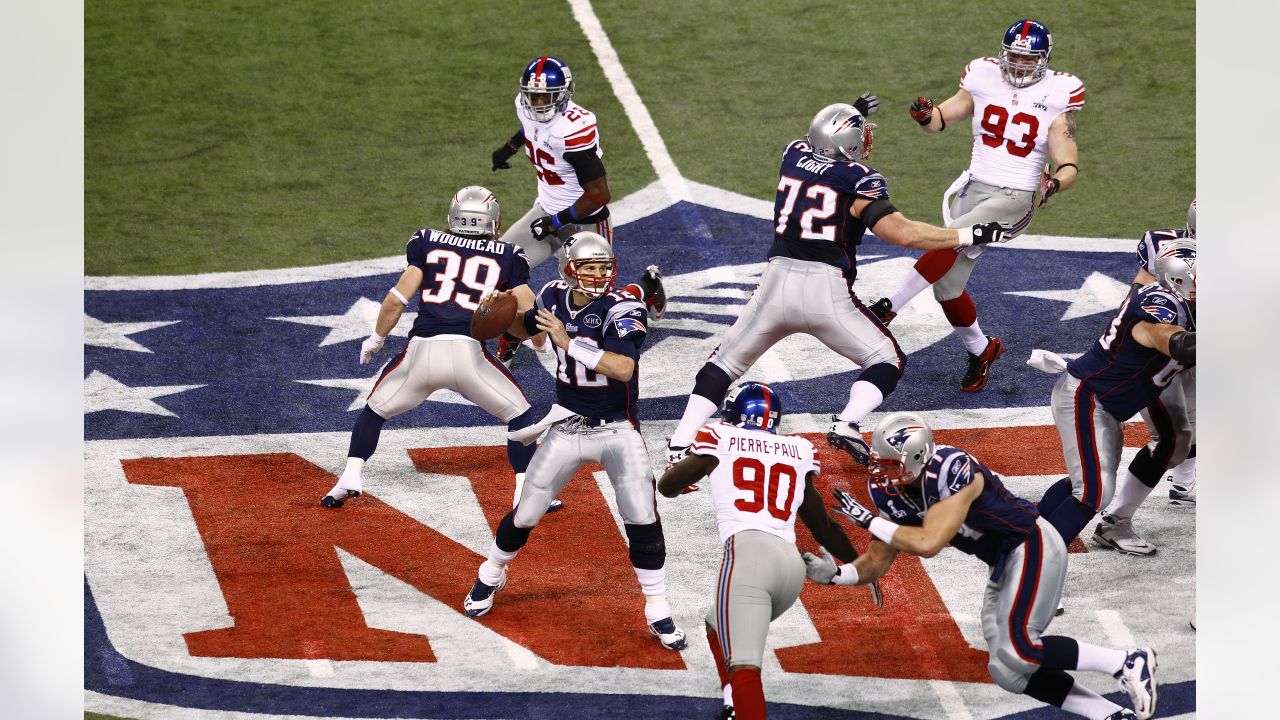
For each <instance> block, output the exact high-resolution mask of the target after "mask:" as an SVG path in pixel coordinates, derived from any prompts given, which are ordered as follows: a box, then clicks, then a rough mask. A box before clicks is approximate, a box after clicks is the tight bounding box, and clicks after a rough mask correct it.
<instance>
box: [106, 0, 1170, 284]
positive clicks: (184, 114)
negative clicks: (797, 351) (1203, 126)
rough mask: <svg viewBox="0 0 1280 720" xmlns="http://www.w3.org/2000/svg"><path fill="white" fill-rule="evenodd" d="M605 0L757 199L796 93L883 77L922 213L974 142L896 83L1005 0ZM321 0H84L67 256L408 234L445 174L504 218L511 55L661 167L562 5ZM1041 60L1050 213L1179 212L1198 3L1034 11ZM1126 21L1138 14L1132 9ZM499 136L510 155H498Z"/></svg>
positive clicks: (833, 97) (1110, 223)
mask: <svg viewBox="0 0 1280 720" xmlns="http://www.w3.org/2000/svg"><path fill="white" fill-rule="evenodd" d="M787 5H788V4H787V3H779V2H766V1H763V0H734V1H733V2H724V1H717V2H701V3H685V2H675V1H673V0H663V1H661V2H645V3H632V2H612V1H610V2H597V3H595V7H596V12H597V13H598V15H599V17H600V20H601V22H602V23H603V26H604V29H605V31H606V32H608V33H609V35H610V38H611V40H612V41H613V44H614V46H615V48H616V49H617V51H618V54H619V56H620V58H621V60H622V63H623V65H624V67H625V68H626V70H627V72H628V73H629V74H630V76H631V78H632V81H633V82H634V83H635V86H636V88H637V90H638V91H639V93H640V96H641V98H642V99H643V100H644V101H645V103H646V104H647V106H648V108H649V111H650V112H651V113H652V115H653V118H654V121H655V122H656V124H657V126H658V129H659V131H660V132H661V133H662V135H663V139H664V140H665V142H666V144H667V146H668V148H669V149H670V151H671V154H672V156H673V158H674V160H675V162H676V164H677V165H678V166H679V168H680V170H681V172H682V173H683V174H684V175H685V176H687V177H689V178H690V179H692V180H696V181H699V182H704V183H708V184H713V185H717V186H721V187H725V188H728V189H731V190H735V191H737V192H741V193H744V194H747V195H751V196H753V197H758V198H771V197H772V196H773V187H774V184H775V182H776V172H777V158H778V152H779V150H780V149H781V147H782V145H783V144H784V143H785V142H787V141H788V140H791V139H793V138H795V137H797V136H799V135H801V134H803V133H804V131H805V129H806V128H807V125H808V121H809V119H810V117H812V115H813V113H814V112H815V111H816V110H817V109H818V108H820V107H821V106H823V105H825V104H827V103H829V102H834V101H837V100H846V101H848V100H852V99H853V98H854V97H856V96H857V95H858V93H860V92H862V91H863V90H867V89H870V90H872V91H873V92H875V93H877V94H878V95H879V96H880V98H881V103H882V109H881V112H880V113H879V114H878V115H876V116H875V118H873V119H874V120H875V121H876V122H877V123H878V124H879V130H878V132H877V135H876V143H875V154H874V155H873V156H872V160H871V162H872V164H873V165H874V166H875V167H877V168H878V169H880V170H881V171H882V172H884V174H885V175H886V176H887V177H888V178H889V181H890V186H891V188H892V193H893V199H894V202H895V204H896V205H897V206H898V207H899V208H901V209H902V210H903V211H904V212H906V213H907V214H908V215H909V216H911V217H917V218H919V219H924V220H930V221H934V222H937V221H938V220H939V219H940V213H939V198H940V196H941V193H942V191H943V190H944V189H945V188H946V186H947V185H948V184H949V183H950V182H951V180H952V179H954V178H955V176H956V175H957V174H958V173H959V172H960V171H961V170H962V169H963V168H964V167H965V166H966V165H967V164H968V155H969V145H970V142H971V138H970V136H969V133H968V131H967V129H966V128H957V130H958V132H953V131H951V130H948V131H947V132H946V133H944V134H942V135H929V136H926V135H924V134H923V133H921V132H920V131H919V130H918V129H917V128H916V127H915V125H914V123H913V122H912V121H911V120H910V118H909V117H908V116H907V114H906V111H905V108H906V106H907V105H909V104H910V102H911V100H912V99H914V97H915V95H916V94H926V95H929V96H930V97H932V98H933V99H934V100H935V101H939V102H940V101H941V100H943V99H945V98H946V97H948V96H949V95H950V94H951V93H953V92H954V90H955V88H956V81H957V80H958V78H959V75H960V72H961V70H962V69H963V67H964V65H965V63H966V62H968V61H969V60H971V59H972V58H974V57H977V56H979V55H983V54H994V53H995V52H996V51H997V50H998V49H999V41H1000V37H1001V35H1002V33H1003V30H1004V28H1005V26H1006V25H1007V24H1008V23H1009V22H1012V21H1013V20H1014V19H1016V18H1018V17H1021V16H1022V13H1024V12H1026V10H1025V9H1024V6H1023V5H1021V4H1018V3H1012V2H1004V1H997V2H984V3H972V4H971V3H960V2H953V3H929V4H899V5H893V4H880V5H874V6H865V5H859V4H854V3H814V2H806V3H803V4H800V3H797V4H794V5H793V6H791V7H787ZM463 7H464V6H461V5H459V4H457V3H444V2H413V1H411V0H386V1H381V2H376V3H368V4H363V5H354V4H351V3H345V2H335V1H334V0H316V1H314V2H309V3H297V2H284V3H277V4H274V5H258V6H252V7H250V6H245V5H244V4H242V3H236V2H227V1H226V0H211V1H210V2H205V3H199V4H190V3H178V2H173V1H172V0H161V1H154V0H153V1H150V2H146V1H143V0H122V2H117V3H108V4H104V3H96V4H89V5H86V7H85V272H86V273H88V274H90V275H120V274H174V273H190V272H207V271H223V270H242V269H251V268H267V267H287V266H296V265H314V264H320V263H328V262H339V261H343V260H353V259H360V258H369V257H379V256H386V255H391V254H395V253H397V252H399V251H400V249H401V247H402V243H403V241H404V240H405V239H407V238H408V236H409V233H410V232H412V230H414V229H416V228H418V227H421V226H423V225H427V224H433V225H439V224H442V222H443V218H444V213H445V209H446V207H447V205H448V199H449V197H450V196H451V194H452V192H453V191H454V190H456V189H457V188H458V187H460V186H462V185H465V184H470V183H483V184H485V185H487V186H488V187H489V188H490V189H492V190H494V191H495V192H496V193H497V194H498V197H499V199H500V200H501V201H502V202H503V205H504V207H505V208H506V213H505V214H506V217H507V219H508V220H511V219H514V218H516V217H519V215H521V214H522V213H523V211H524V210H525V209H527V207H528V205H529V203H531V202H532V200H533V197H534V194H535V188H534V179H533V173H532V168H531V167H529V166H528V165H527V164H525V163H523V162H521V163H519V164H515V167H514V169H512V170H509V171H505V172H502V173H491V172H490V171H489V154H490V152H491V151H492V150H493V148H495V147H496V146H498V145H499V144H501V143H502V142H503V141H504V140H505V139H506V138H507V137H509V136H510V135H511V133H512V132H513V131H514V130H515V129H516V127H517V123H516V119H515V116H514V110H513V107H512V97H513V95H514V93H515V88H516V83H517V80H518V78H519V73H520V71H521V69H522V68H523V66H524V64H525V63H526V62H527V61H528V60H529V59H530V58H532V57H534V56H536V55H538V54H540V53H543V52H550V53H553V54H556V55H559V56H560V57H561V58H563V59H565V60H566V61H567V62H568V63H570V65H571V67H572V68H573V71H574V77H575V80H576V81H577V94H576V96H575V99H576V100H577V101H579V102H580V103H582V104H583V105H585V106H586V107H588V108H590V109H591V110H593V111H594V112H596V113H597V114H598V115H599V117H600V128H601V132H602V138H603V144H604V148H605V151H606V156H605V163H606V167H607V168H608V171H609V178H610V184H611V186H612V188H613V191H614V197H615V198H617V197H622V196H623V195H626V194H627V193H629V192H632V191H635V190H637V189H639V188H641V187H643V186H645V185H646V184H648V183H649V182H651V181H652V180H654V179H655V177H656V176H655V174H654V171H653V168H652V166H651V165H650V164H649V161H648V159H647V158H646V156H645V155H644V152H643V150H642V148H641V145H640V142H639V140H638V139H637V138H636V135H635V133H634V131H633V130H632V129H631V126H630V124H629V122H628V121H627V118H626V116H625V115H624V114H623V112H622V108H621V105H620V104H619V102H618V101H617V99H616V98H615V97H614V96H613V93H612V91H611V89H610V87H609V85H608V82H607V81H606V80H605V78H604V75H603V73H602V71H601V70H600V68H599V66H598V65H597V64H596V61H595V56H594V55H593V54H592V52H591V50H590V47H589V46H588V44H587V41H586V39H585V38H584V36H583V35H582V32H581V31H580V30H579V28H578V25H577V23H576V22H575V21H574V19H573V16H572V13H571V11H570V8H569V6H568V5H567V4H562V3H534V2H528V1H526V0H521V1H520V2H505V3H492V4H472V5H467V6H465V10H463V9H462V8H463ZM1038 17H1039V19H1041V20H1043V21H1044V22H1045V23H1046V24H1047V25H1048V26H1049V28H1050V29H1051V30H1052V31H1053V33H1054V39H1055V51H1054V58H1053V66H1054V67H1055V68H1056V69H1063V70H1068V71H1070V72H1073V73H1075V74H1076V75H1078V76H1079V77H1080V78H1081V79H1082V80H1084V82H1085V85H1086V87H1087V90H1088V104H1087V106H1086V108H1085V110H1084V111H1083V113H1082V114H1081V116H1080V128H1079V131H1078V140H1079V144H1080V155H1081V162H1080V165H1081V171H1082V175H1081V179H1080V182H1079V184H1078V185H1077V186H1076V188H1074V189H1073V190H1072V191H1071V192H1069V193H1066V194H1064V195H1061V196H1059V197H1057V198H1055V199H1054V201H1053V202H1052V203H1051V204H1050V205H1049V206H1048V207H1047V208H1045V209H1044V210H1043V211H1042V212H1041V213H1040V214H1039V215H1038V216H1037V218H1036V221H1035V224H1034V225H1033V226H1032V232H1035V233H1042V234H1063V235H1091V236H1099V235H1100V236H1131V237H1134V238H1136V237H1138V236H1139V235H1140V234H1141V232H1142V231H1143V230H1144V229H1146V228H1149V227H1155V226H1166V225H1169V224H1180V222H1181V218H1182V217H1183V214H1184V213H1185V208H1186V205H1187V202H1188V201H1189V200H1190V198H1191V197H1192V195H1193V193H1194V192H1195V180H1194V177H1195V159H1194V158H1195V6H1194V3H1193V2H1191V0H1177V1H1176V2H1171V3H1165V4H1146V3H1144V4H1141V5H1138V4H1133V3H1125V2H1120V1H1119V0H1104V1H1101V2H1086V1H1084V0H1070V1H1067V2H1060V3H1056V4H1054V5H1053V7H1052V8H1051V9H1049V10H1048V11H1047V12H1045V13H1044V14H1042V15H1039V16H1038ZM1133 28H1139V30H1140V31H1139V32H1133V31H1132V29H1133ZM516 159H517V160H518V159H520V158H516Z"/></svg>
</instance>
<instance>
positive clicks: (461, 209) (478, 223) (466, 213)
mask: <svg viewBox="0 0 1280 720" xmlns="http://www.w3.org/2000/svg"><path fill="white" fill-rule="evenodd" d="M501 229H502V210H501V209H500V208H499V207H498V200H497V199H496V198H494V196H493V193H492V192H489V190H488V188H483V187H480V186H479V185H468V186H466V187H464V188H462V189H461V190H459V191H458V192H457V193H456V194H455V195H454V196H453V202H451V203H449V232H451V233H453V234H454V235H465V236H467V237H482V238H490V239H492V238H497V237H498V231H499V230H501Z"/></svg>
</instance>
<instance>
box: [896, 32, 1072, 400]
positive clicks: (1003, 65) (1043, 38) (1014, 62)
mask: <svg viewBox="0 0 1280 720" xmlns="http://www.w3.org/2000/svg"><path fill="white" fill-rule="evenodd" d="M1052 52H1053V37H1052V36H1051V35H1050V34H1049V29H1048V28H1046V27H1045V26H1044V25H1043V24H1041V23H1039V22H1036V21H1035V20H1019V21H1017V22H1015V23H1014V24H1012V25H1010V26H1009V29H1008V30H1006V31H1005V34H1004V42H1003V43H1002V44H1001V46H1000V57H999V59H996V58H990V57H982V58H978V59H976V60H974V61H973V62H971V63H969V65H968V66H967V67H965V69H964V73H962V74H961V75H960V89H959V90H958V91H957V92H956V94H955V95H953V96H951V97H950V98H948V99H947V100H946V101H944V102H943V103H942V104H940V105H938V106H937V107H934V105H933V102H932V101H930V100H929V99H928V98H925V97H919V98H917V99H916V101H915V103H914V104H912V106H911V109H910V113H911V117H912V118H913V119H914V120H915V121H916V122H917V123H919V124H920V127H922V128H923V129H924V131H925V132H929V133H934V132H942V131H943V130H945V129H946V128H947V127H949V126H953V125H955V124H956V123H958V122H960V121H962V120H964V119H965V118H969V117H972V119H973V120H972V132H973V157H972V160H970V163H969V169H968V170H965V171H964V172H963V173H961V175H960V177H959V178H957V179H956V181H955V182H954V183H952V185H951V187H950V188H948V190H947V192H946V195H944V196H943V200H942V214H943V219H944V220H945V221H946V223H947V225H948V226H949V227H957V226H964V225H972V224H974V223H981V222H987V221H990V220H998V221H1000V222H1002V223H1004V224H1005V225H1007V226H1009V228H1010V234H1011V235H1018V234H1019V233H1021V232H1022V231H1023V230H1025V229H1026V228H1027V226H1028V225H1029V224H1030V223H1031V216H1032V214H1033V213H1034V212H1035V209H1036V207H1038V205H1044V204H1045V203H1046V202H1048V200H1049V198H1051V197H1053V196H1054V195H1055V194H1057V193H1060V192H1062V191H1064V190H1067V189H1069V188H1070V187H1071V186H1072V185H1074V184H1075V182H1076V176H1077V175H1078V173H1079V167H1078V166H1077V165H1076V163H1077V162H1078V157H1077V155H1078V154H1077V149H1076V111H1078V110H1080V109H1081V108H1083V107H1084V84H1083V83H1081V82H1080V80H1079V79H1078V78H1076V77H1075V76H1074V75H1072V74H1071V73H1066V72H1062V71H1058V70H1050V69H1049V55H1050V54H1051V53H1052ZM1046 158H1048V159H1049V160H1051V161H1052V163H1053V172H1052V173H1048V172H1045V170H1044V168H1045V160H1046ZM1037 188H1039V190H1040V201H1039V203H1038V205H1037V203H1036V197H1035V195H1036V189H1037ZM953 195H954V199H952V196H953ZM982 251H983V248H981V247H972V248H961V249H960V250H958V251H954V252H953V251H951V250H932V251H930V252H927V253H925V254H924V255H922V256H921V257H920V259H919V260H917V261H916V264H915V268H914V269H913V270H912V271H910V272H908V273H907V277H906V278H904V279H903V282H902V285H901V286H900V287H899V288H898V290H897V292H895V293H894V294H892V295H890V296H889V297H886V298H881V299H879V300H877V301H876V302H874V303H872V305H871V310H872V312H874V313H875V314H876V316H877V317H879V318H880V320H881V321H882V322H884V323H885V324H888V323H889V322H890V321H892V320H893V318H894V317H895V316H896V315H897V314H898V313H900V312H902V309H903V308H905V307H906V306H907V303H909V302H911V299H912V298H914V297H915V296H916V295H918V294H919V293H920V292H921V291H922V290H924V289H925V288H927V287H929V286H930V285H932V286H933V296H934V297H935V298H936V299H937V300H938V304H940V305H941V306H942V311H943V313H944V314H946V316H947V320H948V321H949V322H950V323H951V325H952V327H954V328H955V330H956V334H957V335H958V336H959V337H960V340H961V342H963V343H964V347H965V349H966V350H967V351H968V356H969V359H968V368H967V369H966V370H965V374H964V378H963V379H962V380H961V381H960V389H961V390H963V391H965V392H976V391H978V390H981V389H982V388H983V387H985V386H986V384H987V378H988V375H989V374H990V371H991V365H992V363H994V362H995V361H996V360H997V359H999V357H1000V356H1001V354H1003V353H1004V343H1003V342H1001V341H1000V338H998V337H994V336H989V335H986V334H985V333H983V331H982V328H981V327H979V326H978V310H977V308H976V307H975V306H974V304H973V298H971V297H969V293H968V292H967V291H966V290H965V286H966V285H967V284H968V282H969V275H970V274H971V273H972V272H973V266H974V264H975V263H977V261H978V257H979V256H981V255H982Z"/></svg>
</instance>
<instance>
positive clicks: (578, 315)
mask: <svg viewBox="0 0 1280 720" xmlns="http://www.w3.org/2000/svg"><path fill="white" fill-rule="evenodd" d="M570 294H571V293H570V291H569V285H568V283H566V282H564V281H563V280H552V281H551V282H549V283H547V284H546V285H545V286H543V288H542V291H541V292H539V293H538V298H537V304H536V306H535V307H534V308H533V309H531V310H529V312H527V313H525V317H524V324H525V330H527V331H528V332H529V334H530V335H532V334H533V333H535V332H537V331H538V326H537V323H536V322H534V318H535V317H536V315H537V309H538V308H546V309H548V310H550V311H551V312H553V313H555V316H556V317H557V318H559V319H560V322H562V323H564V328H565V330H566V331H567V332H568V333H569V341H570V342H573V341H574V340H577V339H582V340H586V341H587V342H589V343H591V344H592V345H595V346H596V347H599V348H603V349H604V350H606V351H608V352H612V353H617V354H619V355H626V356H627V357H629V358H631V359H632V360H635V361H636V369H635V372H633V373H632V374H631V379H630V380H628V381H627V382H620V381H618V380H614V379H613V378H611V377H608V376H607V375H603V374H601V373H596V372H593V371H591V370H588V369H587V368H585V367H583V366H582V365H581V364H579V363H578V361H577V360H574V359H573V358H571V357H569V356H568V354H567V353H566V352H565V351H564V350H561V349H560V348H556V357H557V359H558V362H559V365H558V368H557V371H556V402H558V403H559V404H561V405H563V406H564V407H566V408H568V409H570V410H572V411H574V412H575V413H578V414H579V415H583V416H586V417H589V418H604V419H608V420H630V421H631V423H632V424H634V425H636V426H637V427H639V415H638V414H637V413H636V399H637V398H638V397H639V395H640V346H641V345H643V344H644V339H645V336H646V335H647V334H648V332H649V328H648V326H647V324H646V323H647V320H648V314H647V311H646V310H645V307H644V303H641V302H640V301H639V300H636V299H635V298H633V297H632V296H630V295H625V294H623V293H620V292H616V291H615V292H611V293H607V294H605V295H603V296H602V297H598V298H596V299H595V300H592V301H591V302H589V303H587V304H586V305H585V306H583V307H577V306H576V305H574V304H573V300H572V299H571V298H570Z"/></svg>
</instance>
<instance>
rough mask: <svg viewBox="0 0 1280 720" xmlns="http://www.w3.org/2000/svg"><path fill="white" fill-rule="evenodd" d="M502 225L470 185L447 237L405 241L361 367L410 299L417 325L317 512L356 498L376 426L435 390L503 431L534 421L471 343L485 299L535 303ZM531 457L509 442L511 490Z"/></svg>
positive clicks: (494, 208)
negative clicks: (500, 424)
mask: <svg viewBox="0 0 1280 720" xmlns="http://www.w3.org/2000/svg"><path fill="white" fill-rule="evenodd" d="M501 225H502V212H501V210H500V209H499V207H498V201H497V200H496V199H495V198H494V197H493V193H491V192H489V191H488V190H487V189H485V188H482V187H479V186H475V185H472V186H468V187H464V188H462V189H461V190H459V191H458V192H457V194H455V195H454V196H453V202H452V203H451V204H450V205H449V232H447V233H444V232H440V231H438V230H432V229H430V228H422V229H421V230H418V231H417V232H415V233H414V234H413V236H412V237H410V238H409V242H408V244H407V245H406V246H405V255H406V256H407V262H408V267H406V268H405V269H404V272H403V273H401V275H400V280H399V281H397V282H396V284H395V286H394V287H392V288H391V290H390V291H389V292H388V293H387V297H386V298H385V299H383V301H382V309H381V310H379V312H378V320H377V324H376V325H375V327H374V330H373V334H371V335H369V337H368V338H367V339H366V340H365V341H364V342H363V343H361V345H360V364H362V365H363V364H365V363H368V362H369V360H370V359H371V358H372V357H373V355H374V354H375V353H377V352H378V351H380V350H381V349H382V347H383V345H384V344H385V343H386V340H387V335H388V334H389V333H390V332H391V329H392V328H394V327H395V326H396V323H397V322H399V320H400V316H401V314H403V313H404V309H405V307H407V306H408V305H409V303H410V298H411V297H412V298H413V302H416V303H417V304H418V317H417V319H415V320H414V322H413V330H411V331H410V332H409V340H408V342H406V343H405V346H404V349H403V350H401V351H400V352H399V354H397V355H396V356H395V357H393V358H392V359H391V360H390V361H389V362H388V363H387V364H386V365H384V366H383V368H382V372H381V373H380V374H379V376H378V381H377V384H375V385H374V386H373V390H372V391H371V392H370V393H369V399H368V403H367V404H366V405H365V406H364V409H363V410H361V411H360V417H358V418H357V419H356V425H355V428H354V429H352V431H351V445H350V448H349V449H348V451H347V466H346V469H345V470H343V472H342V476H341V477H340V478H338V484H337V485H334V486H333V489H332V490H330V491H329V492H328V494H326V495H325V496H324V497H323V498H322V499H321V501H320V504H321V505H323V506H324V507H327V508H339V507H342V504H343V502H345V501H346V500H347V499H348V498H353V497H359V495H360V493H361V492H362V491H363V489H364V481H363V478H362V473H363V470H364V464H365V462H366V461H368V459H369V458H370V457H371V456H372V455H373V453H374V451H375V450H376V449H377V448H378V436H379V434H380V433H381V432H382V425H383V423H385V422H386V421H387V420H390V419H391V418H393V417H395V416H396V415H399V414H401V413H404V412H408V411H409V410H412V409H413V408H415V407H417V406H418V405H420V404H422V401H423V400H426V399H427V397H428V396H430V395H431V393H433V392H435V391H436V390H442V389H449V390H455V391H457V392H459V393H461V394H462V395H463V396H464V397H466V398H467V399H468V400H470V401H471V402H473V403H475V404H476V405H478V406H480V407H481V408H483V409H484V410H485V411H486V412H488V413H490V414H492V415H494V416H496V417H498V418H499V419H501V420H503V421H504V422H506V423H507V429H508V430H519V429H520V428H524V427H527V426H528V425H530V424H531V423H532V422H533V421H534V419H535V418H534V417H533V411H532V410H531V409H530V407H529V401H528V400H527V399H526V398H525V396H524V392H523V391H522V390H521V389H520V386H519V385H518V384H516V381H515V378H513V377H511V374H510V373H509V372H507V369H506V368H504V367H502V365H501V363H498V362H496V361H495V360H494V359H493V357H492V356H491V355H489V352H488V350H487V349H486V348H485V346H484V344H482V343H480V342H479V341H477V340H476V339H475V338H473V337H471V315H472V313H473V312H474V311H475V309H476V307H477V304H478V303H479V301H480V298H481V297H482V296H483V295H485V294H486V293H488V292H490V291H492V290H495V289H497V290H504V291H507V292H511V293H513V294H514V295H515V296H516V302H517V307H518V308H528V307H530V306H532V305H533V291H531V290H530V289H529V285H528V283H529V262H528V260H527V259H526V258H525V254H524V250H521V249H520V247H519V246H518V245H512V244H510V243H507V242H503V241H500V240H498V233H499V231H500V229H501ZM531 457H533V448H530V447H526V446H524V445H522V444H520V443H517V442H508V443H507V459H508V460H509V461H510V462H511V469H512V470H513V471H514V472H515V474H516V485H517V488H518V487H519V484H520V482H521V479H522V478H523V476H524V472H525V469H526V468H527V467H528V466H529V459H530V458H531ZM518 496H519V491H518V490H517V497H518Z"/></svg>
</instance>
